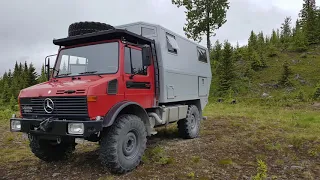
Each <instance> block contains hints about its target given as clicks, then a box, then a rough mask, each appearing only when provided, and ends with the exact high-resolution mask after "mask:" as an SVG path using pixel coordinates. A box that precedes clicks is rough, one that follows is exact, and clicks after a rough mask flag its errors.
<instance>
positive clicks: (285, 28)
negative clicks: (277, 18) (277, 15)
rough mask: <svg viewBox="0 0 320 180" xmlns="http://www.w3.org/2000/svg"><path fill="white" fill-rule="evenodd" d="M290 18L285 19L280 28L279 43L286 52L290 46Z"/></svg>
mask: <svg viewBox="0 0 320 180" xmlns="http://www.w3.org/2000/svg"><path fill="white" fill-rule="evenodd" d="M291 33H292V32H291V17H286V18H285V20H284V23H282V26H281V37H280V42H281V43H282V46H283V48H284V49H285V50H286V49H287V48H288V46H289V44H290V40H291V35H292V34H291Z"/></svg>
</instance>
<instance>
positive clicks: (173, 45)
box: [166, 33, 179, 54]
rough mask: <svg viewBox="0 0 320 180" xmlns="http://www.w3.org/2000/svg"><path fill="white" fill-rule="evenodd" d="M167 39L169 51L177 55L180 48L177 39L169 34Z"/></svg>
mask: <svg viewBox="0 0 320 180" xmlns="http://www.w3.org/2000/svg"><path fill="white" fill-rule="evenodd" d="M166 37H167V47H168V51H169V52H171V53H174V54H177V53H178V49H179V46H178V43H177V41H176V38H175V37H174V36H173V35H171V34H169V33H166Z"/></svg>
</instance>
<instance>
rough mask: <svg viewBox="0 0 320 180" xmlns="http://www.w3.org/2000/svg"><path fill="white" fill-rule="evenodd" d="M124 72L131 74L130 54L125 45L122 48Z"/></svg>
mask: <svg viewBox="0 0 320 180" xmlns="http://www.w3.org/2000/svg"><path fill="white" fill-rule="evenodd" d="M124 72H125V73H126V74H131V54H130V48H128V47H125V49H124Z"/></svg>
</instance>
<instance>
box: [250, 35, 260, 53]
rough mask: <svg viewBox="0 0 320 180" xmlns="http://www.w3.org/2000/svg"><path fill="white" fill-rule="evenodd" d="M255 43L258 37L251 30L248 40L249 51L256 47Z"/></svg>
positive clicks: (256, 43)
mask: <svg viewBox="0 0 320 180" xmlns="http://www.w3.org/2000/svg"><path fill="white" fill-rule="evenodd" d="M257 45H258V37H257V35H256V34H255V33H254V32H253V31H251V33H250V37H249V40H248V48H249V51H253V50H255V49H257Z"/></svg>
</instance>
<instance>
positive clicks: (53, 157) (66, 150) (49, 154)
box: [29, 135, 76, 162]
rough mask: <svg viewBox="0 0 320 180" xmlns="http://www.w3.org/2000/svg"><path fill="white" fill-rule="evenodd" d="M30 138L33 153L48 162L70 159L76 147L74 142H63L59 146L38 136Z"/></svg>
mask: <svg viewBox="0 0 320 180" xmlns="http://www.w3.org/2000/svg"><path fill="white" fill-rule="evenodd" d="M30 137H31V138H30V144H29V146H30V148H31V151H32V153H33V154H34V155H35V156H36V157H38V158H39V159H41V160H43V161H46V162H52V161H60V160H66V159H68V158H69V157H70V156H71V154H72V152H73V151H74V150H75V146H76V144H75V142H74V141H62V142H61V143H59V144H58V143H57V142H55V141H51V140H46V139H39V138H38V137H37V136H33V135H31V136H30Z"/></svg>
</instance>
